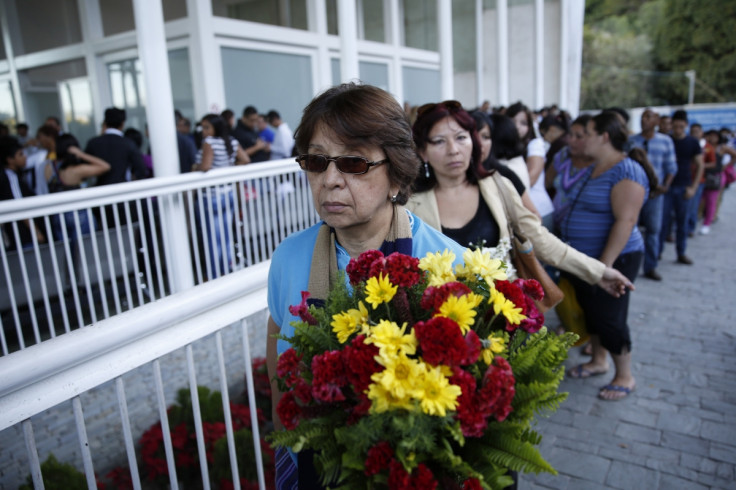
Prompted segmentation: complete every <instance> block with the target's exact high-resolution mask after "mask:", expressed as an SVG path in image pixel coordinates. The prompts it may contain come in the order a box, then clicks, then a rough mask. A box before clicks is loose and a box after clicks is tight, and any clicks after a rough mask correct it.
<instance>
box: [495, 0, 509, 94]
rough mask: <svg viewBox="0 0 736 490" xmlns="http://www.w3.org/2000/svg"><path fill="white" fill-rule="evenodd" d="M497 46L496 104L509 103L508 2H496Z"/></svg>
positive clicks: (505, 0) (506, 0) (504, 0)
mask: <svg viewBox="0 0 736 490" xmlns="http://www.w3.org/2000/svg"><path fill="white" fill-rule="evenodd" d="M496 24H497V29H498V30H497V43H496V45H497V46H498V47H497V48H496V49H498V103H499V104H500V105H507V104H508V103H509V6H508V0H497V2H496Z"/></svg>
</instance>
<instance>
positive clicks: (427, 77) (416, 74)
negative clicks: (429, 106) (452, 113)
mask: <svg viewBox="0 0 736 490" xmlns="http://www.w3.org/2000/svg"><path fill="white" fill-rule="evenodd" d="M403 75H404V100H405V101H406V102H408V103H410V104H411V105H422V104H426V103H428V102H439V101H440V99H441V98H442V88H441V85H440V72H439V71H438V70H429V69H426V68H413V67H409V66H405V67H404V68H403Z"/></svg>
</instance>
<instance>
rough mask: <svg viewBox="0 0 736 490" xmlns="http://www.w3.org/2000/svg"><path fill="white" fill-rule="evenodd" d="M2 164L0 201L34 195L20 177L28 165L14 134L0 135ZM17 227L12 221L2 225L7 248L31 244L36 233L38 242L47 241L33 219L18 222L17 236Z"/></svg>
mask: <svg viewBox="0 0 736 490" xmlns="http://www.w3.org/2000/svg"><path fill="white" fill-rule="evenodd" d="M0 166H2V172H0V201H6V200H10V199H23V198H24V197H30V196H33V195H34V194H33V191H32V190H31V189H30V188H29V187H28V186H27V185H26V183H25V182H24V181H23V179H21V178H20V173H21V172H22V171H23V167H25V166H26V155H25V153H23V146H21V144H20V143H18V140H17V139H15V138H13V137H12V136H0ZM15 228H16V227H14V226H13V223H10V222H9V223H4V224H3V225H2V235H3V242H4V243H3V244H4V246H5V248H6V249H7V250H16V249H17V248H18V242H20V246H21V248H26V247H29V246H31V245H32V244H33V235H34V234H35V236H36V240H37V241H38V243H46V236H45V235H44V234H43V232H42V231H41V228H40V227H38V226H37V225H36V224H35V223H34V222H33V221H32V220H28V219H27V220H23V221H22V222H20V223H18V224H17V229H18V236H17V237H16V234H15Z"/></svg>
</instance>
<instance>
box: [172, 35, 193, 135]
mask: <svg viewBox="0 0 736 490" xmlns="http://www.w3.org/2000/svg"><path fill="white" fill-rule="evenodd" d="M169 71H170V72H171V92H172V95H173V97H174V108H175V109H179V111H181V113H182V114H183V115H184V117H186V118H188V119H189V120H190V121H194V120H195V119H196V117H197V115H196V114H195V113H194V89H193V88H192V70H191V66H190V64H189V50H188V49H187V48H182V49H175V50H173V51H169Z"/></svg>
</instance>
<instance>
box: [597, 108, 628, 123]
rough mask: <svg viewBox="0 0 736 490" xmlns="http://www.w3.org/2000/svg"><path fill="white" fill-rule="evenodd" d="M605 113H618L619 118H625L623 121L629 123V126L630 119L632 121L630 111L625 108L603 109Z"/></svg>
mask: <svg viewBox="0 0 736 490" xmlns="http://www.w3.org/2000/svg"><path fill="white" fill-rule="evenodd" d="M603 111H604V112H605V111H609V112H615V113H617V114H618V115H619V116H621V117H622V118H623V120H624V122H625V123H627V124H628V123H629V119H630V116H629V111H627V110H626V109H624V108H623V107H618V106H614V107H608V108H606V109H603Z"/></svg>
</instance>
